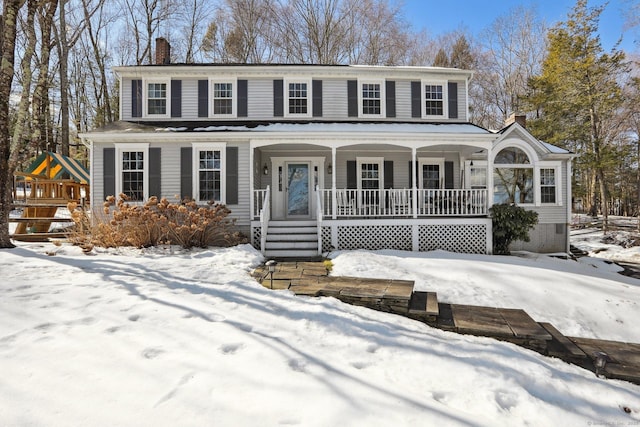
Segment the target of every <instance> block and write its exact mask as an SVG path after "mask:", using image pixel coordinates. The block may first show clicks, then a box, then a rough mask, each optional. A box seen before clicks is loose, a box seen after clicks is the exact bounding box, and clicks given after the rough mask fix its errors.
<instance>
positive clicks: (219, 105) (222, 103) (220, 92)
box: [210, 80, 237, 118]
mask: <svg viewBox="0 0 640 427" xmlns="http://www.w3.org/2000/svg"><path fill="white" fill-rule="evenodd" d="M210 87H211V91H212V97H211V103H212V105H211V110H210V111H211V112H212V113H213V114H211V116H212V117H232V118H233V117H236V102H237V97H236V89H237V88H236V81H235V80H212V81H211V82H210Z"/></svg>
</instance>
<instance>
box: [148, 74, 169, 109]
mask: <svg viewBox="0 0 640 427" xmlns="http://www.w3.org/2000/svg"><path fill="white" fill-rule="evenodd" d="M142 83H143V84H144V96H143V101H144V102H143V106H142V108H143V109H144V117H146V118H167V117H171V79H145V80H143V82H142ZM154 83H160V84H165V85H166V87H167V90H166V92H165V93H166V99H165V102H166V108H165V113H164V114H150V113H149V85H150V84H154ZM154 99H155V98H154Z"/></svg>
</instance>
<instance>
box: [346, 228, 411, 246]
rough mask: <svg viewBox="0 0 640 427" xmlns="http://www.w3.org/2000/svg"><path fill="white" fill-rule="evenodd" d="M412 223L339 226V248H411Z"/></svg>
mask: <svg viewBox="0 0 640 427" xmlns="http://www.w3.org/2000/svg"><path fill="white" fill-rule="evenodd" d="M411 240H412V239H411V226H410V225H369V226H366V225H363V226H354V225H351V226H339V227H338V249H370V250H376V249H399V250H405V251H410V250H411Z"/></svg>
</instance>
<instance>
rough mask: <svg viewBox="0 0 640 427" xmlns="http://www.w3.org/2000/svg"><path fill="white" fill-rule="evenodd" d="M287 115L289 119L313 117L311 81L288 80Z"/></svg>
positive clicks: (286, 89)
mask: <svg viewBox="0 0 640 427" xmlns="http://www.w3.org/2000/svg"><path fill="white" fill-rule="evenodd" d="M285 97H286V99H285V106H286V107H285V115H286V116H287V117H311V108H310V103H309V100H310V99H311V81H310V80H288V81H286V82H285Z"/></svg>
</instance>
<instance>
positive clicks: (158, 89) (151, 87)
mask: <svg viewBox="0 0 640 427" xmlns="http://www.w3.org/2000/svg"><path fill="white" fill-rule="evenodd" d="M146 88H147V104H146V107H147V115H148V116H167V115H168V114H169V111H168V107H167V99H168V98H169V89H168V88H169V84H168V82H166V81H162V82H159V81H153V82H147V86H146Z"/></svg>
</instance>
